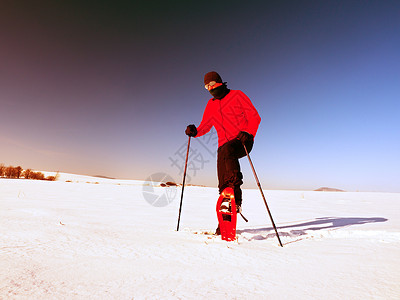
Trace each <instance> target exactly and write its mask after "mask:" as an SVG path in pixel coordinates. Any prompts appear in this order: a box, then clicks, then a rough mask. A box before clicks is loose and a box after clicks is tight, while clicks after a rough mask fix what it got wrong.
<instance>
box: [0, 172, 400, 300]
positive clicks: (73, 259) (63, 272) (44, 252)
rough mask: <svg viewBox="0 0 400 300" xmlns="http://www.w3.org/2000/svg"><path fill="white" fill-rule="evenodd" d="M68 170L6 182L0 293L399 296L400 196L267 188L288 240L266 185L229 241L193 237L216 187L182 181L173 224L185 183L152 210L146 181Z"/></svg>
mask: <svg viewBox="0 0 400 300" xmlns="http://www.w3.org/2000/svg"><path fill="white" fill-rule="evenodd" d="M63 176H64V177H63V179H61V180H62V181H61V180H60V181H57V182H42V181H30V180H5V179H4V180H0V299H205V298H209V299H224V298H234V299H399V298H400V287H399V284H398V278H400V253H399V251H398V249H399V246H400V221H399V212H400V209H399V208H400V195H399V194H385V193H335V192H308V191H265V195H266V197H267V202H268V205H269V206H270V209H271V212H272V215H273V217H274V220H275V223H276V225H277V226H278V231H279V233H280V236H281V239H282V242H283V244H284V247H283V248H281V247H279V246H278V241H277V239H276V237H275V234H274V231H273V229H272V227H271V223H270V221H269V217H268V215H267V211H266V209H265V206H264V203H263V201H262V199H261V196H260V194H259V191H258V190H245V191H244V197H243V198H244V202H243V213H244V214H245V216H246V217H247V218H248V219H249V223H245V222H244V221H243V220H242V219H241V218H240V217H238V240H237V241H236V242H225V241H222V240H221V239H220V238H219V237H213V236H208V235H203V234H195V232H199V231H200V232H205V231H213V230H215V228H216V226H217V220H216V213H215V203H216V200H217V196H218V192H217V190H216V189H214V188H204V187H194V186H193V187H192V186H188V187H185V195H184V200H183V208H182V217H181V224H180V228H181V230H180V231H179V232H176V231H175V229H176V225H177V216H178V209H179V201H180V188H177V193H176V197H175V199H174V201H173V202H172V203H171V204H170V205H168V206H166V207H154V206H151V205H150V204H149V203H147V202H146V200H145V199H144V197H143V193H142V191H143V186H142V185H143V182H140V181H118V180H111V179H99V180H98V178H86V177H82V176H75V175H70V174H63ZM68 178H69V181H72V182H65V180H68ZM87 182H89V183H87ZM96 182H98V183H96ZM163 189H165V188H155V192H156V193H163V192H164V190H163Z"/></svg>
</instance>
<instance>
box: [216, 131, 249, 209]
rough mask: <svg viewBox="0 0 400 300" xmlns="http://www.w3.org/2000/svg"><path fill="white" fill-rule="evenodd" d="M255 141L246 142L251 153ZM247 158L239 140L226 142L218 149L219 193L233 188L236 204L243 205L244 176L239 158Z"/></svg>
mask: <svg viewBox="0 0 400 300" xmlns="http://www.w3.org/2000/svg"><path fill="white" fill-rule="evenodd" d="M253 143H254V141H253V140H251V141H248V142H246V144H245V145H246V148H247V151H248V152H249V153H250V151H251V149H253ZM244 156H246V151H245V150H244V147H243V144H242V142H240V141H239V140H237V139H234V140H231V141H229V142H226V143H225V144H223V145H222V146H221V147H219V148H218V157H217V171H218V182H219V183H218V188H219V193H222V191H223V190H224V189H225V188H227V187H232V188H233V190H234V192H235V202H236V204H237V205H241V204H242V190H241V189H240V186H241V185H242V184H243V181H242V179H243V175H242V173H241V172H240V164H239V158H242V157H244Z"/></svg>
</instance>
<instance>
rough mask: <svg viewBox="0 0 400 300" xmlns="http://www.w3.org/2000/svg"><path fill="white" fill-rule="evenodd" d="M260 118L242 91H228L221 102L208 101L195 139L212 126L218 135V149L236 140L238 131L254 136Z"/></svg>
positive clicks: (216, 100) (215, 100)
mask: <svg viewBox="0 0 400 300" xmlns="http://www.w3.org/2000/svg"><path fill="white" fill-rule="evenodd" d="M260 122H261V118H260V116H259V114H258V112H257V110H256V109H255V107H254V106H253V104H252V103H251V101H250V99H249V98H248V97H247V96H246V95H245V94H244V93H243V92H242V91H232V90H231V91H230V92H229V93H228V94H227V95H226V96H225V97H224V98H222V99H221V100H218V99H210V100H209V101H208V103H207V106H206V109H205V110H204V114H203V119H202V120H201V123H200V125H199V127H197V135H196V137H199V136H202V135H205V134H206V133H207V132H209V131H210V130H211V127H212V126H214V127H215V129H216V130H217V133H218V147H221V146H222V145H223V144H225V143H226V142H228V141H230V140H233V139H234V138H236V136H237V135H238V133H239V132H240V131H246V132H248V133H250V134H252V135H253V136H256V133H257V129H258V125H259V124H260Z"/></svg>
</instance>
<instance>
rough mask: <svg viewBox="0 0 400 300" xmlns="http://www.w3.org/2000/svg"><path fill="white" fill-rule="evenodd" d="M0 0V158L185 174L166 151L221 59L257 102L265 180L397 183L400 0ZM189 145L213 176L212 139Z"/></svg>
mask: <svg viewBox="0 0 400 300" xmlns="http://www.w3.org/2000/svg"><path fill="white" fill-rule="evenodd" d="M3 6H4V7H2V9H1V10H0V11H1V12H0V14H1V18H0V19H1V21H0V34H1V36H2V39H3V41H2V43H1V47H0V59H1V61H2V68H1V69H0V105H1V109H0V121H1V123H2V126H1V128H0V162H2V163H4V164H6V165H8V164H13V165H21V166H23V167H25V168H33V169H37V170H54V171H57V170H59V171H63V172H71V173H80V174H88V175H106V176H111V177H117V178H128V179H145V178H146V177H148V176H150V175H151V174H154V173H157V172H165V173H168V174H170V175H171V176H172V177H173V178H174V179H175V180H176V181H178V182H180V181H181V180H182V174H181V173H180V172H179V170H178V167H176V166H175V165H173V164H172V161H171V160H175V161H176V160H177V159H178V156H177V154H176V153H177V151H178V150H180V149H181V147H184V145H185V143H186V142H187V137H186V136H185V135H184V130H185V128H186V125H188V124H191V123H194V124H196V125H198V124H199V122H200V120H201V117H202V113H203V110H204V108H205V105H206V103H207V100H208V99H209V98H210V95H209V93H208V92H207V91H206V90H205V89H204V87H203V76H204V74H205V73H207V72H208V71H211V70H215V71H218V72H219V73H220V74H221V76H222V78H223V79H224V81H227V82H228V87H230V88H231V89H240V90H242V91H244V92H245V93H246V94H247V95H248V96H249V97H250V99H251V100H252V102H253V104H254V105H255V107H256V108H257V109H258V111H259V114H260V115H261V118H262V121H261V125H260V128H259V131H258V133H257V137H256V141H255V146H254V149H253V151H252V153H251V155H252V159H253V162H254V164H255V166H256V169H257V172H258V175H259V178H260V180H261V183H262V185H263V187H264V188H269V189H306V190H310V189H316V188H318V187H321V186H329V187H336V188H341V189H344V190H349V191H384V192H400V185H399V184H398V178H400V171H399V170H400V158H399V155H398V153H399V152H400V142H399V138H398V137H399V135H400V121H399V117H398V115H399V112H400V104H399V102H400V101H399V99H400V72H399V70H400V59H399V53H400V34H399V32H400V4H399V3H398V2H397V1H248V2H246V3H244V2H243V1H220V2H218V3H216V2H210V3H208V2H201V3H199V2H194V1H172V2H168V5H167V4H166V3H165V2H152V3H151V4H144V3H141V2H135V1H133V2H132V1H131V2H126V3H125V2H121V1H114V2H110V3H107V2H97V5H96V6H93V5H90V3H89V2H83V4H82V3H81V2H76V3H75V2H68V3H64V4H60V3H58V4H54V3H52V2H49V3H47V4H43V5H42V6H40V5H32V4H30V3H29V2H27V3H26V4H24V5H22V4H21V5H17V4H15V3H14V4H8V5H5V4H3ZM193 147H194V148H193V151H197V152H196V153H197V154H198V156H197V161H196V162H193V164H192V166H196V168H199V170H197V171H196V173H194V171H193V170H192V171H190V172H189V175H190V176H191V177H190V178H191V183H194V184H203V185H210V186H216V185H217V179H216V170H215V156H214V155H213V154H212V153H214V152H215V150H216V148H215V147H216V146H215V147H213V146H212V145H208V146H207V147H209V148H208V149H205V147H204V145H203V146H201V144H199V141H196V140H193ZM199 155H200V156H199ZM199 158H202V159H203V160H204V161H203V163H201V162H200V163H199V161H198V160H199ZM180 163H181V164H183V161H181V162H180ZM241 165H242V168H243V172H244V176H245V187H255V183H254V179H253V177H252V173H251V170H250V169H249V166H248V162H247V161H246V160H245V159H242V160H241Z"/></svg>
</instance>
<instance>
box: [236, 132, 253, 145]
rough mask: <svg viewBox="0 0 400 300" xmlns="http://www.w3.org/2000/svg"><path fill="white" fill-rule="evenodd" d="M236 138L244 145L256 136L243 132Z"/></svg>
mask: <svg viewBox="0 0 400 300" xmlns="http://www.w3.org/2000/svg"><path fill="white" fill-rule="evenodd" d="M236 138H237V139H238V140H239V141H241V142H242V143H243V144H244V143H246V142H247V141H252V140H253V139H254V136H253V135H252V134H250V133H248V132H246V131H241V132H239V134H238V135H237V137H236Z"/></svg>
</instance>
